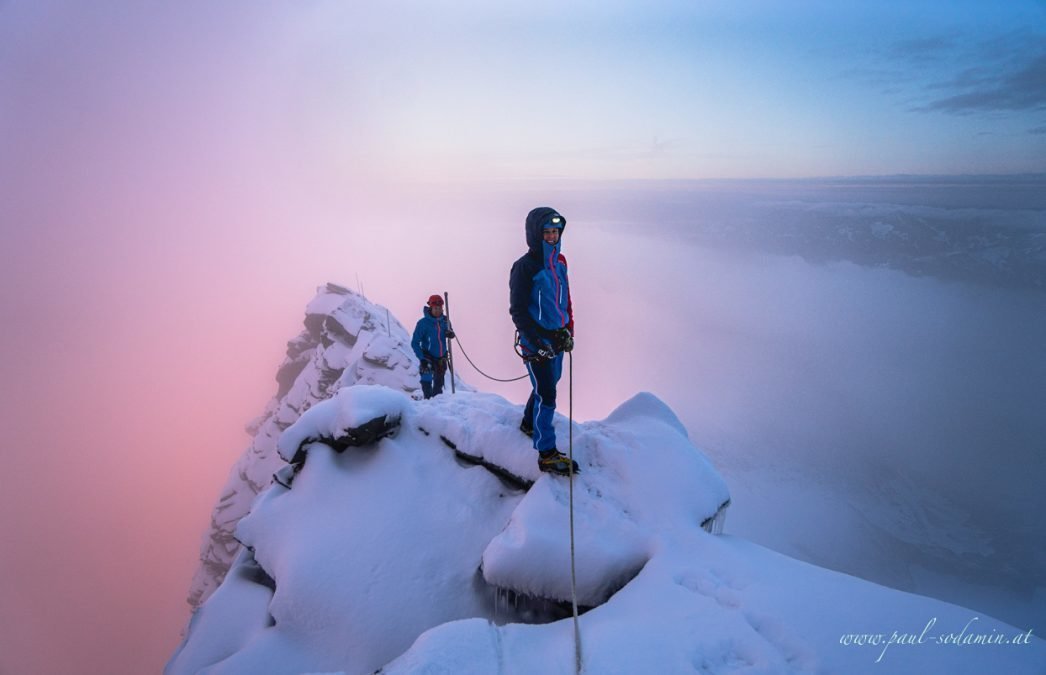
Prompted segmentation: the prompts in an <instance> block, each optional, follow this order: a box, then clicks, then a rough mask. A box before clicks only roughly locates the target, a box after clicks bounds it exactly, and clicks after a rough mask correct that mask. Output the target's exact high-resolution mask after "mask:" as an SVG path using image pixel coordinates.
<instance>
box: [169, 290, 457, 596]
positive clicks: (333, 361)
mask: <svg viewBox="0 0 1046 675" xmlns="http://www.w3.org/2000/svg"><path fill="white" fill-rule="evenodd" d="M304 323H305V329H304V330H303V331H302V332H301V333H300V334H299V335H298V336H297V337H295V338H294V339H292V340H290V341H289V342H288V343H287V358H286V359H285V360H284V362H283V363H282V364H281V365H280V366H279V368H278V369H277V372H276V382H277V385H278V390H277V392H276V395H275V396H274V397H273V399H272V400H271V401H270V402H269V404H268V405H267V406H266V408H265V411H264V412H263V413H262V414H261V415H260V416H259V417H258V418H256V419H255V420H253V421H252V422H250V423H249V424H248V426H247V431H248V433H250V434H251V435H252V436H253V437H254V438H253V441H252V442H251V445H250V447H249V448H247V450H246V452H244V454H243V456H242V457H241V458H240V459H239V460H238V461H237V462H236V464H235V465H234V466H233V468H232V471H230V473H229V479H228V481H227V482H226V484H225V487H224V488H223V489H222V492H221V496H220V497H219V499H218V503H217V504H216V505H215V508H214V512H213V514H212V516H211V525H210V528H209V531H208V533H207V535H206V536H205V538H204V541H203V544H202V547H201V550H200V567H199V569H198V570H197V572H196V575H195V576H194V578H193V581H192V586H191V588H190V591H189V598H188V601H189V604H190V605H192V606H193V607H194V608H195V607H198V606H199V605H200V604H201V603H203V602H204V601H205V600H206V599H207V598H208V597H209V596H210V594H211V593H213V592H214V589H215V588H217V587H218V584H220V583H221V581H222V579H223V578H224V576H225V573H226V571H227V570H228V569H229V565H230V564H231V563H232V560H233V558H234V557H235V555H236V552H237V550H238V549H239V546H240V545H239V543H238V542H237V541H236V539H235V537H234V536H233V531H234V529H235V527H236V523H237V522H239V520H240V518H242V517H243V516H244V515H246V514H247V511H248V509H249V508H250V505H251V502H252V501H253V500H254V498H255V496H257V495H258V493H259V492H261V491H263V490H265V489H267V488H268V487H269V484H270V483H271V478H272V474H273V473H274V472H275V471H277V470H278V469H279V468H280V467H281V466H282V465H283V460H282V459H280V457H279V456H278V455H277V453H276V441H277V439H278V438H279V436H280V434H281V433H282V432H283V430H284V429H286V428H287V427H289V426H290V425H291V424H293V423H294V422H295V421H297V419H298V417H299V416H300V415H301V414H302V413H303V412H305V411H306V410H308V409H309V408H311V407H312V406H313V405H315V404H316V403H318V402H320V401H323V400H325V399H328V398H330V397H331V396H332V395H333V394H334V393H335V392H337V391H338V390H340V389H341V388H342V387H346V386H349V385H352V384H357V383H359V384H382V385H385V386H387V387H390V388H392V389H394V390H397V391H403V392H406V393H408V394H412V395H419V394H418V391H419V389H418V364H417V360H416V359H415V358H414V353H413V352H412V351H411V348H410V335H409V334H408V332H407V330H406V329H405V328H404V327H403V325H402V324H401V323H400V322H399V321H398V320H396V319H395V318H394V317H392V316H391V315H390V314H389V312H388V310H387V309H386V308H384V307H381V306H379V305H375V304H374V303H372V302H370V301H369V300H367V299H366V298H364V297H363V296H361V295H359V294H357V293H355V292H353V291H351V290H349V289H347V288H343V287H341V286H338V285H336V284H330V283H329V284H327V285H326V286H323V287H321V288H319V289H317V293H316V297H315V298H313V300H312V301H311V302H309V304H308V306H307V307H306V310H305V321H304ZM458 386H459V387H462V386H463V387H465V388H466V389H468V387H467V386H466V385H463V384H459V385H458Z"/></svg>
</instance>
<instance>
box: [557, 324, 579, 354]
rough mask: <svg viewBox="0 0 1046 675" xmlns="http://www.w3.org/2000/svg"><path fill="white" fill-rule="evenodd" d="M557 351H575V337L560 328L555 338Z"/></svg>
mask: <svg viewBox="0 0 1046 675" xmlns="http://www.w3.org/2000/svg"><path fill="white" fill-rule="evenodd" d="M553 344H554V345H555V349H556V351H560V352H569V351H572V350H573V349H574V337H573V336H572V335H571V334H570V331H569V330H567V329H566V328H560V329H559V330H557V331H556V334H555V336H554V337H553Z"/></svg>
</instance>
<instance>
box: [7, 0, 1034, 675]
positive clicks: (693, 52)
mask: <svg viewBox="0 0 1046 675" xmlns="http://www.w3.org/2000/svg"><path fill="white" fill-rule="evenodd" d="M1044 171H1046V4H1044V3H1043V2H1041V1H1034V0H1027V1H1018V0H1015V1H1011V2H1005V3H985V2H973V1H957V2H906V3H897V2H850V3H842V4H840V3H834V2H802V3H778V2H693V1H688V2H619V1H615V0H611V1H609V2H607V1H602V2H588V1H585V2H576V3H569V4H565V3H554V2H545V1H539V2H512V3H483V2H477V1H467V2H458V3H436V2H421V1H418V2H390V3H380V4H376V3H345V2H334V1H319V0H313V1H307V2H261V3H259V2H247V1H246V0H229V1H226V2H205V1H201V0H190V1H187V2H178V3H138V2H126V1H115V0H103V1H100V2H90V3H83V2H69V1H63V0H2V1H0V243H2V244H0V324H2V326H3V333H2V337H0V340H2V343H0V365H2V371H0V373H2V374H0V377H2V385H0V386H2V388H0V429H2V432H3V439H4V441H3V444H2V447H3V457H4V471H3V475H4V479H3V481H2V482H3V487H2V488H0V528H2V529H0V538H2V546H0V626H3V629H2V630H0V673H8V672H12V673H23V672H24V673H52V672H108V673H123V672H126V673H141V672H156V671H157V670H158V668H159V667H160V665H161V664H162V663H163V661H164V660H165V659H166V657H167V656H168V655H169V654H170V652H171V651H172V650H173V648H174V646H175V644H176V642H177V639H178V631H179V630H180V629H181V628H182V625H183V623H184V621H185V620H186V617H187V613H186V606H185V605H184V603H183V598H184V595H185V591H186V590H187V586H188V583H189V579H190V576H191V574H192V571H193V569H194V565H195V557H196V554H197V546H198V543H199V537H200V535H201V534H202V532H203V530H204V527H205V526H206V524H207V517H208V513H209V510H210V507H211V504H212V503H213V500H214V499H215V498H216V496H217V491H218V489H219V487H220V485H221V484H222V482H223V481H224V479H225V473H226V471H227V470H228V467H229V466H231V463H232V461H233V459H234V458H235V457H236V456H237V455H238V454H239V452H240V451H241V450H242V449H243V447H245V445H246V442H247V438H246V436H245V434H244V433H243V432H242V425H243V424H244V423H245V422H247V421H248V420H249V419H251V418H252V417H254V416H255V415H256V414H258V413H259V412H260V411H261V409H262V407H263V406H264V404H265V402H266V401H267V400H268V397H269V396H271V395H272V393H273V392H274V382H273V376H274V373H275V367H276V366H277V365H278V363H279V361H280V360H281V358H282V353H283V349H284V346H285V341H286V340H287V339H289V338H290V337H293V335H294V334H295V333H296V331H297V330H298V327H299V325H300V320H301V315H302V310H303V308H304V304H305V303H306V302H307V301H308V299H309V298H310V297H311V295H312V292H313V289H314V288H315V287H316V286H318V285H321V284H323V283H324V282H326V281H340V282H342V283H345V284H347V285H354V282H355V281H356V279H357V276H358V277H359V278H360V279H361V280H362V284H363V285H364V286H365V290H367V292H368V294H369V295H370V296H371V298H372V299H373V300H375V301H377V302H379V303H383V304H387V305H389V307H390V308H391V309H392V311H393V312H395V313H396V314H397V315H399V316H400V318H401V319H402V320H403V321H404V322H405V323H409V322H412V321H413V317H414V315H415V314H416V312H417V311H418V309H419V307H420V304H419V299H420V298H424V297H425V296H427V295H428V293H429V292H430V291H431V290H432V289H431V288H430V287H435V289H437V290H438V289H440V288H445V287H446V286H447V285H448V284H450V283H451V282H454V281H455V280H457V279H458V277H457V276H455V275H454V274H452V273H449V272H446V271H444V270H442V268H441V267H440V265H438V264H432V262H431V261H432V260H433V256H434V253H433V251H439V250H444V249H448V248H449V249H453V250H454V254H453V256H451V258H450V259H451V260H452V261H453V262H454V263H455V264H457V265H461V264H473V263H475V262H476V261H481V262H482V264H480V265H478V268H477V269H479V270H486V267H485V266H486V265H488V264H489V266H490V268H491V270H496V272H495V271H491V273H490V274H495V273H496V274H502V271H501V270H502V268H504V272H505V273H506V274H507V269H508V265H509V264H510V263H511V260H512V259H513V257H514V256H515V255H518V254H519V253H521V252H522V251H516V247H512V248H511V249H510V248H508V247H505V249H504V250H502V249H501V248H499V247H498V246H495V247H494V248H493V249H492V248H491V246H490V243H489V242H488V241H486V240H484V238H483V237H482V236H481V233H482V231H483V230H482V228H484V227H486V226H487V225H488V223H484V222H477V218H476V216H475V215H474V214H473V213H470V211H469V207H468V204H469V203H470V199H474V200H475V201H476V203H479V202H483V204H484V206H483V208H482V209H477V213H478V212H482V213H484V214H492V213H493V214H495V216H496V217H501V216H504V223H505V224H506V225H505V226H506V227H510V228H519V235H518V244H519V246H522V229H521V228H522V221H523V217H524V215H525V212H526V210H527V209H528V208H529V207H530V206H536V205H537V204H538V203H539V202H550V203H553V205H557V206H561V205H562V204H571V203H572V202H571V196H570V194H569V185H571V184H573V183H570V182H569V181H596V182H598V181H607V180H640V181H654V180H659V179H679V180H685V179H716V178H731V179H750V178H772V179H792V178H801V177H810V176H844V175H845V176H854V175H884V174H891V175H892V174H1012V173H1038V172H1044ZM559 181H565V182H559ZM517 188H518V190H517ZM444 190H445V191H447V192H448V193H453V195H454V198H453V200H449V201H448V202H447V204H448V206H447V208H446V209H443V210H440V209H438V208H437V209H435V210H433V211H430V210H428V206H430V205H432V204H439V203H440V201H439V199H438V198H437V197H438V196H439V195H440V194H441V193H442V191H444ZM514 190H517V193H518V194H519V195H520V197H519V198H518V199H515V200H511V199H509V200H507V201H505V202H503V203H501V204H492V203H491V202H492V201H493V199H492V195H505V194H510V193H513V191H514ZM419 194H422V195H424V199H418V198H417V195H419ZM434 195H435V197H434ZM574 201H577V200H576V199H575V200H574ZM562 208H563V209H564V213H567V211H566V207H562ZM583 208H584V205H583V204H578V205H577V206H576V207H575V209H576V211H577V212H579V214H580V212H582V211H583ZM572 215H573V213H571V214H570V215H568V217H571V216H572ZM578 220H579V221H583V220H584V218H583V217H582V218H579V219H578ZM572 222H574V221H572ZM496 224H498V225H500V224H501V223H500V222H498V223H496ZM477 232H478V233H480V234H479V235H477ZM513 236H515V235H513ZM497 241H498V242H500V241H501V239H497ZM567 245H568V246H569V240H568V244H567ZM499 246H500V244H499ZM499 256H500V257H499ZM596 262H598V261H594V262H593V264H596ZM477 283H486V282H485V281H483V282H477ZM666 283H667V281H666ZM673 283H675V281H673ZM500 284H503V279H502V278H501V276H498V277H497V278H496V283H493V282H492V283H491V286H498V285H500ZM460 290H461V292H463V293H467V292H468V291H467V289H465V288H462V289H460ZM477 302H478V298H477ZM600 309H601V310H606V311H613V308H612V307H610V306H606V307H602V308H600ZM491 311H494V310H491ZM496 311H497V312H500V311H501V308H496ZM597 314H598V312H597V311H593V310H589V318H588V322H589V325H593V318H592V317H593V315H597ZM503 320H504V317H502V316H500V315H499V321H503ZM476 330H477V331H479V330H480V329H479V328H477V329H476ZM582 330H587V329H582ZM590 334H591V333H590ZM483 337H484V338H485V337H487V336H483ZM492 339H493V338H492ZM473 341H474V342H477V341H480V337H478V336H477V337H476V338H473ZM477 351H479V352H480V353H482V352H483V350H482V349H478V350H477ZM610 403H612V402H609V401H606V402H604V401H601V400H600V401H596V400H592V401H591V403H590V404H589V409H588V410H587V411H586V412H588V413H589V414H591V415H595V414H605V412H606V410H605V409H603V407H604V404H610ZM583 404H584V403H583Z"/></svg>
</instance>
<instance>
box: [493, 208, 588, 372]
mask: <svg viewBox="0 0 1046 675" xmlns="http://www.w3.org/2000/svg"><path fill="white" fill-rule="evenodd" d="M553 216H558V217H559V218H560V219H561V225H560V240H559V242H558V243H557V244H556V245H555V246H553V245H551V244H548V243H547V242H546V241H545V238H544V236H542V230H543V229H544V228H545V227H547V226H549V224H550V223H551V220H552V218H553ZM566 224H567V221H566V218H563V216H561V215H559V213H557V212H556V210H555V209H552V208H549V207H547V206H540V207H538V208H536V209H534V210H533V211H531V212H530V213H529V214H527V222H526V226H525V227H526V235H527V247H528V249H529V250H528V251H527V253H526V254H525V255H523V256H522V257H521V258H520V259H519V260H517V261H516V262H515V264H513V265H512V272H511V273H510V274H509V314H511V315H512V323H514V324H515V325H516V330H518V331H519V341H520V344H521V345H522V347H523V350H524V353H534V352H536V351H537V350H538V349H539V348H540V346H541V345H543V344H546V345H547V344H549V343H550V340H549V338H550V337H551V335H552V334H553V333H555V332H556V331H557V330H559V329H561V328H566V329H568V330H569V331H570V334H571V335H573V334H574V313H573V306H572V304H571V302H570V282H569V280H568V279H567V259H566V258H565V257H564V256H563V254H562V253H560V249H561V247H562V246H563V239H562V236H563V231H564V230H565V229H566Z"/></svg>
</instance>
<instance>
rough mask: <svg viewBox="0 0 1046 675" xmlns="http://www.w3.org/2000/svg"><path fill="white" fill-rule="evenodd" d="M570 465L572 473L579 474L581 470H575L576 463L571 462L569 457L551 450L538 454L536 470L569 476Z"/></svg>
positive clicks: (553, 449)
mask: <svg viewBox="0 0 1046 675" xmlns="http://www.w3.org/2000/svg"><path fill="white" fill-rule="evenodd" d="M571 464H573V465H574V473H581V470H580V469H578V468H577V462H573V461H572V460H571V459H570V458H569V457H567V456H566V455H564V454H563V453H562V452H560V451H559V450H556V449H555V448H552V449H551V450H543V451H541V452H539V453H538V468H539V469H541V470H542V471H544V472H545V473H555V474H559V475H560V476H569V475H570V468H571V467H570V465H571Z"/></svg>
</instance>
